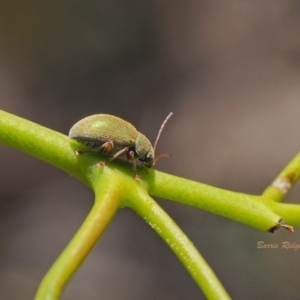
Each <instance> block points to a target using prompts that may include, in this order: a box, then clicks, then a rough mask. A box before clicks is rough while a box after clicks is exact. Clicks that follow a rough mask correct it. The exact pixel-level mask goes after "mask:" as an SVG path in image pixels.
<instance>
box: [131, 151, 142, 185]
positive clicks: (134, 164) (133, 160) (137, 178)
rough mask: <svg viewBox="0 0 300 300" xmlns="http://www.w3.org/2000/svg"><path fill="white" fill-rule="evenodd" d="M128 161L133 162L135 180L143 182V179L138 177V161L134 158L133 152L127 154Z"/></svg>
mask: <svg viewBox="0 0 300 300" xmlns="http://www.w3.org/2000/svg"><path fill="white" fill-rule="evenodd" d="M127 159H128V160H131V161H132V171H133V174H134V178H135V179H136V180H141V179H142V177H141V176H139V175H137V171H136V161H135V156H134V152H133V151H129V152H128V153H127Z"/></svg>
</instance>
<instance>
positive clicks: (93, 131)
mask: <svg viewBox="0 0 300 300" xmlns="http://www.w3.org/2000/svg"><path fill="white" fill-rule="evenodd" d="M172 115H173V113H172V112H171V113H169V114H168V116H167V117H166V119H165V120H164V122H163V123H162V125H161V127H160V129H159V132H158V134H157V138H156V140H155V143H154V147H152V144H151V143H150V141H149V140H148V139H147V138H146V136H145V135H143V134H142V133H140V132H138V131H137V130H136V128H135V127H134V126H133V125H132V124H130V123H129V122H127V121H125V120H123V119H121V118H118V117H116V116H113V115H108V114H97V115H92V116H89V117H86V118H84V119H82V120H80V121H78V122H77V123H75V124H74V125H73V126H72V128H71V129H70V132H69V138H71V139H73V140H76V141H77V142H79V143H81V144H83V145H85V146H87V147H88V148H89V150H86V151H83V150H79V149H77V150H76V154H77V155H81V154H82V153H92V152H101V153H103V154H104V155H108V156H109V158H108V159H107V160H106V161H105V162H99V165H100V166H101V167H104V166H105V164H106V163H108V162H110V161H113V160H114V159H116V158H118V157H120V156H123V155H126V156H127V160H128V161H132V169H133V173H134V176H135V179H137V180H139V179H141V177H140V176H138V175H137V171H136V159H138V160H139V161H141V162H142V167H144V166H145V167H147V168H152V167H153V166H154V165H155V163H156V162H157V160H158V159H159V158H161V157H169V156H170V154H168V153H165V154H161V155H159V156H157V157H155V150H156V146H157V142H158V140H159V138H160V135H161V133H162V131H163V128H164V127H165V125H166V123H167V122H168V120H169V119H170V118H171V117H172Z"/></svg>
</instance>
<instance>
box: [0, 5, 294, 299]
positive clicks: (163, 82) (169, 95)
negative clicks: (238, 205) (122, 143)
mask: <svg viewBox="0 0 300 300" xmlns="http://www.w3.org/2000/svg"><path fill="white" fill-rule="evenodd" d="M299 80H300V5H299V2H298V1H295V0H287V1H274V0H272V1H270V0H267V1H234V0H230V1H221V0H219V1H204V0H199V1H183V0H174V1H158V0H154V1H153V0H152V1H147V0H146V1H139V0H129V1H121V0H106V1H101V0H99V1H84V2H83V1H64V2H63V1H62V2H60V1H26V2H24V1H1V2H0V104H1V106H0V109H3V110H6V111H8V112H11V113H14V114H16V115H19V116H21V117H24V118H27V119H30V120H32V121H34V122H37V123H39V124H41V125H44V126H46V127H50V128H52V129H54V130H57V131H60V132H63V133H65V134H67V133H68V131H69V128H70V127H71V126H72V125H73V124H74V123H75V122H76V121H78V120H79V119H81V118H83V117H85V116H88V115H90V114H95V113H111V114H114V115H117V116H119V117H121V118H123V119H125V120H128V121H130V122H131V123H133V124H134V125H135V126H136V127H137V128H138V129H139V131H141V132H143V133H145V134H146V135H147V136H148V137H149V138H150V139H151V140H154V139H155V137H156V134H157V131H158V129H159V126H160V124H161V122H162V121H163V119H164V118H165V116H166V115H167V114H168V112H170V111H173V112H174V116H173V118H172V119H171V120H170V122H169V123H168V125H167V127H166V128H165V131H164V132H163V135H162V138H161V140H160V144H159V147H158V148H159V151H161V152H164V151H167V152H171V153H172V157H171V158H169V159H165V160H161V161H160V162H159V163H158V164H157V166H156V168H157V169H159V170H162V171H165V172H170V173H172V174H175V175H178V176H183V177H187V178H190V179H193V180H197V181H200V182H204V183H207V184H211V185H214V186H218V187H222V188H226V189H231V190H235V191H240V192H245V193H251V194H259V193H261V192H262V191H263V190H264V188H265V187H266V186H267V185H268V184H269V183H270V182H271V181H272V180H273V178H274V177H275V176H276V175H277V173H278V172H279V171H280V170H281V169H282V168H283V167H284V165H285V164H286V163H287V162H288V161H289V160H290V159H291V158H292V157H293V156H294V155H295V154H296V153H297V152H298V151H299V149H300V134H299V128H300V118H299V111H300V84H299ZM0 153H1V155H0V166H1V170H2V171H1V172H0V179H1V181H0V187H1V188H0V192H1V194H0V240H1V242H0V299H5V300H6V299H9V300H10V299H12V300H13V299H32V298H33V296H34V294H35V291H36V289H37V287H38V284H39V282H40V281H41V279H42V277H43V276H44V275H45V273H46V272H47V270H48V269H49V267H50V266H51V264H52V263H53V262H54V260H55V259H56V257H57V256H58V255H59V253H60V252H61V251H62V250H63V248H64V247H65V246H66V244H67V243H68V241H69V240H70V238H71V237H72V236H73V234H74V233H75V231H76V229H77V228H78V227H79V226H80V224H81V222H82V221H83V219H84V217H85V216H86V214H87V212H88V211H89V209H90V207H91V205H92V203H93V195H92V193H91V192H90V191H89V190H88V189H87V187H85V186H84V185H82V184H81V183H80V182H78V181H77V180H76V179H74V178H72V177H70V176H69V175H68V174H66V173H63V172H62V171H60V170H58V169H55V168H54V167H52V166H50V165H46V164H45V163H43V162H40V161H38V160H36V159H35V158H32V157H29V156H27V155H25V154H23V153H19V152H17V151H15V150H13V149H10V148H7V147H4V146H0ZM299 200H300V189H299V188H297V186H296V187H295V188H294V189H293V191H292V192H291V194H289V195H288V197H287V201H290V202H298V203H299ZM158 202H159V203H160V204H161V205H162V206H163V207H164V208H165V209H166V210H167V212H168V213H169V214H170V215H171V216H172V217H173V218H174V219H175V221H176V222H177V223H178V224H179V225H180V226H181V227H182V229H183V230H184V231H185V232H186V233H187V235H188V236H189V237H190V238H191V240H192V241H193V242H194V244H195V245H196V246H197V248H198V249H199V250H200V251H201V253H202V254H203V255H204V257H205V258H206V259H207V260H208V262H209V263H210V264H211V266H212V268H213V269H214V270H215V272H216V273H217V275H218V276H219V278H220V280H221V281H222V282H223V284H224V285H225V287H226V289H227V290H228V292H229V293H230V295H231V296H232V297H233V298H234V299H254V298H256V299H283V298H284V299H299V275H300V271H299V270H300V268H299V264H300V250H298V251H294V250H258V249H257V247H256V244H257V242H258V241H265V242H266V243H275V242H277V243H281V242H282V241H290V242H296V243H299V244H300V230H299V229H298V228H296V230H295V233H294V234H290V233H288V232H287V231H285V230H280V231H278V232H276V233H274V234H268V233H263V232H258V231H256V230H254V229H252V228H248V227H246V226H244V225H242V224H238V223H235V222H233V221H231V220H227V219H225V218H222V217H219V216H215V215H212V214H209V213H207V212H204V211H200V210H197V209H194V208H190V207H185V206H183V205H179V204H176V203H172V202H170V201H166V200H160V199H158ZM62 299H64V300H70V299H88V300H93V299H113V300H115V299H125V300H127V299H128V300H129V299H131V300H132V299H134V300H135V299H138V300H139V299H142V300H148V299H149V300H150V299H172V300H173V299H175V300H177V299H178V300H179V299H204V297H203V295H202V293H201V292H200V291H199V289H198V288H197V286H196V284H195V283H194V282H193V280H192V279H191V278H190V277H189V275H188V274H187V272H186V271H185V270H184V268H183V267H182V266H181V264H180V263H179V262H178V260H177V259H176V258H175V256H174V255H173V253H172V252H171V251H170V250H169V249H168V248H167V246H166V245H165V244H164V243H163V242H162V241H161V240H160V238H159V237H158V236H157V235H156V234H155V233H154V232H153V231H152V230H151V229H150V227H149V226H148V225H146V224H145V223H144V222H143V220H141V219H140V218H139V217H138V216H137V215H136V214H135V213H134V212H132V211H130V210H128V209H124V210H121V211H120V212H119V213H118V214H117V216H116V217H115V220H114V221H113V222H112V224H111V226H110V227H109V228H108V230H107V231H106V233H105V235H104V237H103V238H102V239H101V241H100V242H99V243H98V244H97V245H96V247H95V248H94V250H93V251H92V252H91V255H90V256H89V257H88V259H87V260H86V262H85V263H84V264H83V266H82V267H81V269H80V270H79V272H78V273H77V274H76V275H75V277H74V278H73V280H72V281H71V283H70V285H69V286H68V287H67V289H66V290H65V292H64V294H63V297H62Z"/></svg>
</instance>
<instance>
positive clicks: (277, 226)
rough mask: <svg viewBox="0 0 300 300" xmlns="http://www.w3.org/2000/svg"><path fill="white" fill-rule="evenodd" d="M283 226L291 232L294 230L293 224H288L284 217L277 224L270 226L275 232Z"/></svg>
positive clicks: (271, 230)
mask: <svg viewBox="0 0 300 300" xmlns="http://www.w3.org/2000/svg"><path fill="white" fill-rule="evenodd" d="M281 227H283V228H285V229H286V230H288V231H289V232H291V233H293V232H294V228H293V226H290V225H288V224H286V223H285V222H284V221H283V220H282V219H280V220H279V222H278V224H277V225H276V226H273V227H272V228H270V229H269V232H272V233H274V231H275V230H278V229H279V228H281Z"/></svg>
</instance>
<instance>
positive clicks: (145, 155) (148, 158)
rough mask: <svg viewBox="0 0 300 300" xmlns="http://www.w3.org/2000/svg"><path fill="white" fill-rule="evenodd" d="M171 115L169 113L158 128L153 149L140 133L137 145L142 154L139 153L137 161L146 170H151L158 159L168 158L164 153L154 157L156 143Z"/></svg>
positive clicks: (167, 154)
mask: <svg viewBox="0 0 300 300" xmlns="http://www.w3.org/2000/svg"><path fill="white" fill-rule="evenodd" d="M172 115H173V113H172V112H170V113H169V114H168V116H167V117H166V119H165V120H164V122H163V123H162V125H161V126H160V129H159V131H158V134H157V138H156V140H155V143H154V147H152V145H151V143H150V142H149V140H148V139H147V138H146V137H145V136H144V135H143V134H141V133H140V137H139V139H138V143H139V145H140V148H141V149H140V151H141V150H143V151H144V152H142V153H141V152H139V154H138V156H139V160H140V161H142V162H143V165H144V166H146V167H147V168H152V167H153V166H154V165H155V163H156V162H157V161H158V160H159V159H160V158H162V157H169V156H170V154H169V153H164V154H160V155H158V156H156V157H155V150H156V146H157V142H158V140H159V138H160V135H161V133H162V131H163V129H164V127H165V125H166V123H167V122H168V120H169V119H170V118H171V117H172ZM146 145H147V146H146Z"/></svg>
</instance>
